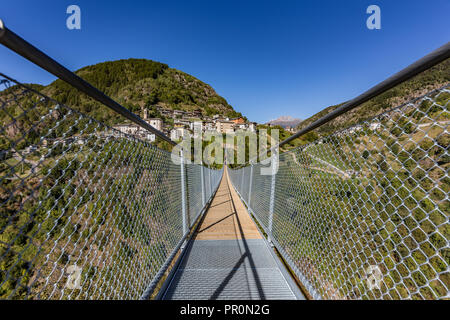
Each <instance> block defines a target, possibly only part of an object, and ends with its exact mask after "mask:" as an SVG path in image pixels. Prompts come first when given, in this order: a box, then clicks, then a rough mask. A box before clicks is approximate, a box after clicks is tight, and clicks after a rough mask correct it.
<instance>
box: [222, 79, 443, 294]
mask: <svg viewBox="0 0 450 320" xmlns="http://www.w3.org/2000/svg"><path fill="white" fill-rule="evenodd" d="M449 98H450V90H449V86H446V87H443V88H441V89H439V90H435V91H433V92H430V93H428V94H427V95H425V96H423V97H421V98H418V99H415V100H413V101H411V102H409V103H406V104H404V105H402V106H400V107H398V108H395V109H392V110H390V111H388V112H385V113H383V114H381V115H379V116H377V117H375V118H373V119H371V120H368V121H365V122H363V123H361V124H359V125H356V126H353V127H351V128H348V129H346V130H343V131H340V132H336V133H334V134H332V135H330V136H327V137H325V138H320V139H318V140H317V141H315V142H313V143H310V144H308V145H305V146H301V147H298V148H296V149H293V150H291V151H288V152H285V153H283V154H281V155H280V157H279V170H278V173H277V174H276V175H274V176H266V175H264V176H263V175H261V174H260V168H261V167H262V165H261V164H259V163H257V164H254V165H253V169H251V167H250V166H247V167H243V168H240V169H237V170H229V173H230V177H231V180H232V182H233V185H234V187H235V188H236V190H237V191H238V192H239V194H240V196H241V197H242V199H243V200H244V202H246V204H247V206H248V207H249V211H250V212H252V213H253V215H254V216H255V218H256V219H257V220H258V221H259V223H260V225H261V226H262V228H263V229H264V231H265V232H266V233H267V235H268V237H269V238H270V239H271V240H272V241H273V243H274V244H275V246H276V248H277V249H278V250H279V252H280V253H281V254H282V256H283V257H284V259H285V260H286V261H287V263H288V264H289V265H290V267H291V268H292V270H293V271H294V273H295V274H296V275H297V277H298V278H299V280H300V281H301V282H302V283H303V285H304V287H305V288H306V290H307V291H308V292H309V294H310V295H311V296H312V297H314V298H317V299H320V298H323V299H448V298H450V295H449V288H450V271H449V265H450V247H449V240H450V224H449V216H450V202H449V198H448V194H449V190H450V178H449V174H448V171H449V168H450V156H449V153H448V151H449V150H448V149H449V144H450V136H449V132H448V125H449V123H450V113H449ZM272 179H275V180H274V184H273V186H274V188H272ZM243 181H244V182H243ZM250 188H251V193H250V194H249V189H250ZM271 196H272V198H271ZM271 199H272V201H271Z"/></svg>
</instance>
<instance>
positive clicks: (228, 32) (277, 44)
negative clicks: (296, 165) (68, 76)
mask: <svg viewBox="0 0 450 320" xmlns="http://www.w3.org/2000/svg"><path fill="white" fill-rule="evenodd" d="M71 4H76V5H78V6H80V8H81V15H82V17H81V30H68V29H67V28H66V22H65V21H66V18H67V17H68V15H67V14H66V8H67V6H69V5H71ZM371 4H376V5H378V6H379V7H380V8H381V26H382V28H381V30H368V29H367V28H366V19H367V17H368V16H369V15H368V14H366V8H367V7H368V6H369V5H371ZM449 12H450V1H448V0H433V1H432V2H430V1H414V0H410V1H406V0H395V1H392V0H388V1H384V0H383V1H379V0H377V1H372V0H371V1H365V0H345V1H334V0H326V1H325V0H315V1H313V0H311V1H299V0H297V1H282V0H280V1H264V0H259V1H242V0H241V1H234V0H232V1H230V0H228V1H222V0H209V1H203V0H202V1H200V0H184V1H171V0H165V1H151V0H147V1H100V0H96V1H84V0H83V1H82V0H73V1H61V0H55V1H45V0H41V1H29V0H28V1H23V0H14V1H4V2H3V3H2V5H1V9H0V18H1V19H3V21H4V22H5V25H6V26H7V27H8V28H10V29H11V30H13V31H14V32H16V33H17V34H19V35H21V36H22V37H24V38H25V39H27V40H28V41H29V42H31V43H32V44H34V45H36V46H37V47H38V48H40V49H42V50H44V51H45V52H46V53H47V54H49V55H50V56H51V57H53V58H55V59H56V60H57V61H59V62H61V63H62V64H63V65H65V66H66V67H68V68H69V69H71V70H76V69H79V68H80V67H83V66H85V65H90V64H95V63H98V62H102V61H107V60H116V59H123V58H131V57H133V58H147V59H152V60H155V61H160V62H164V63H167V64H168V65H169V66H170V67H172V68H176V69H179V70H182V71H184V72H187V73H189V74H192V75H194V76H195V77H197V78H199V79H200V80H202V81H204V82H206V83H209V84H210V85H211V86H212V87H213V88H214V89H215V90H216V91H217V92H218V93H219V94H220V95H222V96H223V97H224V98H226V99H227V100H228V102H229V103H230V104H231V105H232V106H233V107H234V108H235V109H236V110H237V111H240V112H242V113H243V114H244V115H246V116H247V117H248V118H249V119H250V120H252V121H258V122H266V121H268V120H270V119H273V118H276V117H279V116H281V115H291V116H294V117H299V118H302V119H305V118H307V117H309V116H311V115H313V114H315V113H316V112H318V111H320V110H322V109H323V108H325V107H327V106H329V105H332V104H336V103H340V102H343V101H345V100H348V99H351V98H353V97H355V96H356V95H358V94H359V93H361V92H362V91H364V90H366V89H368V88H369V87H371V86H373V85H375V84H376V83H377V82H379V81H382V80H384V79H385V78H386V77H388V76H390V75H391V74H393V73H395V72H397V71H399V70H400V69H402V68H404V67H406V66H407V65H409V64H410V63H412V62H414V61H415V60H417V59H419V58H421V57H422V56H424V55H425V54H427V53H429V52H430V51H432V50H434V49H436V48H437V47H439V46H441V45H443V44H444V43H446V42H447V41H449V40H450V19H448V13H449ZM0 72H3V73H5V74H7V75H9V76H11V77H13V78H16V79H18V80H19V81H23V82H34V83H41V84H48V83H50V82H51V81H53V80H54V77H53V76H51V75H50V74H48V73H47V72H45V71H43V70H41V69H39V68H38V67H36V66H33V65H32V64H31V63H29V62H27V61H25V60H24V59H22V58H21V57H19V56H17V55H16V54H14V53H12V52H10V51H9V50H8V49H6V48H4V47H2V46H0Z"/></svg>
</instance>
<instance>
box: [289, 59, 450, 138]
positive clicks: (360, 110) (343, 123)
mask: <svg viewBox="0 0 450 320" xmlns="http://www.w3.org/2000/svg"><path fill="white" fill-rule="evenodd" d="M449 83H450V59H447V60H445V61H443V62H441V63H440V64H438V65H436V66H434V67H433V68H430V69H428V70H426V71H424V72H422V73H420V74H419V75H417V76H415V77H414V78H412V79H410V80H408V81H406V82H404V83H402V84H400V85H398V86H396V87H395V88H392V89H390V90H388V91H386V92H385V93H383V94H381V95H379V96H378V97H375V98H373V99H371V100H369V101H367V102H365V103H363V104H362V105H360V106H359V107H357V108H355V109H353V110H351V111H349V112H347V113H345V114H343V115H341V116H339V117H337V118H336V119H334V120H332V121H330V122H328V123H326V124H324V125H322V126H321V127H319V128H317V129H316V130H315V131H316V132H317V133H318V134H320V135H328V134H330V133H332V132H335V131H337V130H340V129H344V128H347V127H349V126H351V125H354V124H357V123H359V122H361V121H364V120H367V119H370V118H372V117H374V116H376V115H378V114H380V113H382V112H383V111H387V110H389V109H391V108H394V107H396V106H399V105H401V104H403V103H405V102H407V101H410V100H411V99H413V98H416V97H420V96H422V95H424V94H426V93H427V92H429V91H431V90H433V89H437V88H440V87H442V86H444V85H447V84H449ZM342 104H343V103H341V104H338V105H333V106H330V107H328V108H325V109H324V110H322V111H320V112H318V113H316V114H315V115H313V116H312V117H310V118H308V119H306V120H304V121H302V122H301V123H300V124H299V125H298V127H297V130H300V129H303V128H305V127H307V126H308V125H310V124H311V123H313V122H314V121H316V120H318V119H320V118H321V117H323V116H325V115H326V114H328V113H330V112H331V111H333V110H334V109H336V108H338V107H339V106H341V105H342Z"/></svg>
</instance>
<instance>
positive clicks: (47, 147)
mask: <svg viewBox="0 0 450 320" xmlns="http://www.w3.org/2000/svg"><path fill="white" fill-rule="evenodd" d="M0 119H1V127H0V128H1V129H0V298H2V299H24V298H34V299H137V298H140V297H142V295H143V293H144V292H145V290H146V289H147V288H148V287H149V285H150V284H151V283H153V282H155V281H156V280H158V279H156V276H157V275H158V274H161V268H162V267H163V266H164V265H166V264H167V260H168V259H169V257H171V255H173V253H174V251H176V250H177V248H178V247H179V246H180V244H181V242H182V241H183V240H184V237H186V235H187V233H188V232H189V226H187V227H186V226H183V222H184V221H190V222H191V224H193V223H194V221H195V219H196V218H198V217H199V215H200V214H201V212H202V210H203V208H204V207H205V204H206V203H207V202H208V201H209V199H210V197H211V196H212V194H213V191H214V190H215V189H216V188H217V187H218V184H219V181H220V178H221V175H222V170H211V169H208V168H205V167H203V168H202V167H201V166H199V165H194V164H187V165H185V168H186V170H185V172H186V178H187V179H185V180H184V181H185V182H186V186H182V179H181V174H182V170H181V166H180V165H179V164H178V165H177V164H174V163H173V162H172V160H171V155H170V153H168V152H166V151H163V150H160V149H158V148H156V147H155V146H153V145H151V144H149V143H148V142H147V141H145V140H141V139H139V138H137V137H134V136H131V135H127V134H124V133H121V132H119V131H117V130H114V129H112V128H110V127H108V126H107V125H105V124H103V123H101V122H99V121H96V120H95V119H93V118H91V117H88V116H86V115H84V114H82V113H80V112H78V111H76V110H75V109H72V108H70V107H67V106H65V105H62V104H58V103H57V102H56V101H54V100H52V99H50V98H48V97H46V96H44V95H42V94H40V93H38V92H36V91H33V90H30V89H29V88H28V87H25V86H23V85H21V84H19V83H16V82H15V81H13V80H11V79H9V78H6V76H0ZM202 170H203V173H204V179H203V180H204V181H203V183H202V181H201V178H200V176H201V175H200V171H202ZM206 183H208V189H206V188H204V189H203V187H202V186H204V185H206ZM182 188H185V189H187V192H186V193H185V194H186V199H185V200H183V199H182V194H183V192H181V190H182ZM202 193H203V195H202ZM183 201H186V203H187V209H188V212H186V214H187V215H189V216H188V217H183Z"/></svg>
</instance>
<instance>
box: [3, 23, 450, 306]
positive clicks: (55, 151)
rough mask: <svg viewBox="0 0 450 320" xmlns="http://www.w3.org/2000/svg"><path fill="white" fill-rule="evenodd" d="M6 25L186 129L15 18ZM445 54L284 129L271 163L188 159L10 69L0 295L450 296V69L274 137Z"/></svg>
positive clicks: (94, 92) (25, 52) (78, 83)
mask: <svg viewBox="0 0 450 320" xmlns="http://www.w3.org/2000/svg"><path fill="white" fill-rule="evenodd" d="M0 43H1V44H2V45H4V46H6V47H7V48H9V49H11V50H13V51H14V52H16V53H18V54H19V55H21V56H23V57H24V58H26V59H27V60H29V61H31V62H33V63H35V64H36V65H38V66H40V67H42V68H43V69H45V70H47V71H48V72H50V73H52V74H53V75H55V76H57V77H58V78H59V79H61V80H63V81H65V82H66V83H68V84H70V85H71V86H73V87H75V88H77V89H78V90H80V91H82V92H83V93H85V94H87V95H88V96H90V97H91V98H92V99H94V100H96V101H99V102H101V103H102V104H103V105H105V106H106V107H108V108H110V109H112V110H114V111H115V112H117V113H118V114H120V115H121V116H122V117H124V118H125V119H127V120H129V121H130V122H133V123H135V124H137V125H138V126H140V127H141V128H143V129H145V130H147V131H148V132H150V133H153V134H155V135H156V136H158V137H159V138H160V139H162V140H164V141H166V142H168V143H169V144H171V145H175V142H173V141H172V140H171V139H170V138H169V137H167V136H166V135H164V133H162V132H160V131H158V130H156V129H155V128H153V127H152V126H151V125H149V124H148V123H147V122H145V121H144V120H143V119H141V118H140V117H139V116H137V115H135V114H133V113H132V112H130V111H129V110H128V109H126V108H125V107H123V106H121V105H120V104H119V103H117V102H116V101H114V100H113V99H111V98H110V97H108V96H107V95H106V94H105V93H103V92H101V91H99V90H98V89H96V88H95V87H93V86H92V85H91V84H89V83H87V82H86V81H85V80H83V79H82V78H80V77H78V76H77V75H75V74H74V73H72V72H71V71H69V70H68V69H66V68H65V67H64V66H62V65H61V64H59V63H58V62H56V61H55V60H53V59H52V58H50V57H49V56H48V55H46V54H45V53H44V52H42V51H41V50H39V49H38V48H36V47H34V46H33V45H31V44H30V43H28V42H27V41H25V40H24V39H22V38H21V37H20V36H18V35H16V34H15V33H14V32H12V31H11V30H9V29H8V28H6V27H5V26H4V24H3V23H2V22H1V21H0ZM449 57H450V44H449V43H447V44H445V45H444V46H442V47H441V48H439V49H437V50H436V51H434V52H432V53H430V54H429V55H427V56H425V57H423V58H422V59H420V60H418V61H417V62H415V63H414V64H412V65H410V66H409V67H407V68H405V69H404V70H402V71H400V72H398V73H397V74H395V75H393V76H392V77H390V78H388V79H386V80H385V81H383V82H381V83H380V84H378V85H376V86H375V87H373V88H371V89H369V90H368V91H366V92H364V93H362V94H361V95H360V96H358V97H356V98H355V99H353V100H351V101H349V102H347V103H345V104H344V105H342V106H340V107H339V108H337V109H335V110H334V111H332V112H330V113H329V114H327V115H326V116H324V117H322V118H320V119H319V120H317V121H316V122H314V123H312V124H311V125H309V126H307V127H306V128H303V129H302V130H300V131H299V132H297V133H296V134H294V135H292V136H291V137H289V138H288V139H286V140H284V141H282V142H280V143H279V144H277V145H275V146H272V147H271V149H270V152H271V160H272V168H276V169H273V170H274V171H273V173H274V174H272V175H265V174H263V173H262V170H261V169H264V168H266V169H267V165H265V164H264V163H262V162H258V159H251V160H250V161H249V162H248V163H246V164H245V165H241V166H234V165H231V164H228V165H224V166H223V167H222V168H221V169H217V168H213V167H208V166H205V165H199V164H194V163H191V162H189V161H187V159H185V158H184V156H183V155H182V154H180V155H179V156H177V158H176V160H177V162H174V161H173V155H171V154H170V153H169V152H167V151H164V150H162V149H159V148H157V147H156V146H154V145H152V144H150V143H149V142H148V141H146V140H143V139H140V138H138V137H136V136H133V135H128V134H125V133H123V132H118V131H117V130H115V129H113V128H111V127H109V126H108V125H106V124H104V123H102V122H100V121H99V120H98V119H94V118H92V117H90V116H88V115H86V114H83V113H82V112H80V111H78V110H77V108H76V106H68V105H65V104H62V103H60V102H58V101H56V100H54V99H52V98H51V97H48V96H46V95H44V94H42V93H41V92H39V90H38V89H36V88H35V87H30V86H27V85H25V84H22V83H20V82H18V81H16V80H14V79H13V78H12V77H10V76H9V75H5V74H3V73H0V89H1V91H0V114H1V119H2V124H1V130H0V144H1V153H0V161H1V167H0V206H1V209H0V298H2V299H286V300H287V299H292V300H294V299H448V298H450V296H449V287H450V272H449V264H450V262H449V252H450V251H449V238H450V225H449V215H450V211H449V199H448V192H449V187H450V183H449V181H450V180H449V176H448V169H449V155H448V147H449V141H450V140H449V133H448V124H449V121H448V120H449V110H448V102H449V98H450V90H449V86H448V84H444V85H443V86H442V87H440V88H434V89H430V90H429V91H428V92H427V93H425V94H424V95H421V96H419V97H415V98H413V99H411V100H410V101H408V102H407V103H403V104H401V105H399V106H395V107H394V108H392V109H389V110H384V111H383V113H381V114H380V115H377V116H375V117H373V118H371V119H367V120H364V121H361V122H360V123H359V124H358V130H351V128H349V129H347V130H343V131H339V132H334V133H332V134H330V135H328V136H326V137H321V138H318V139H317V140H316V141H314V142H313V143H310V144H308V145H305V146H299V147H296V148H293V149H291V150H289V151H286V152H284V153H281V154H278V151H279V148H280V147H281V146H283V145H285V144H287V143H289V142H290V141H292V140H293V139H295V138H298V137H300V136H302V135H304V134H306V133H308V132H311V131H312V130H314V129H317V128H319V127H320V126H322V125H324V124H327V123H329V122H330V121H331V120H333V119H335V118H337V117H339V116H340V115H342V114H344V113H346V112H348V111H350V110H353V109H355V108H358V107H359V106H360V105H361V104H363V103H364V102H367V101H369V100H370V99H372V98H374V97H378V96H380V95H381V94H383V93H385V92H386V91H388V90H389V89H391V88H394V87H395V86H397V85H399V84H401V83H403V82H405V81H407V80H409V79H411V78H413V77H414V76H416V75H418V74H420V73H421V72H424V71H426V70H428V69H430V68H432V67H433V66H435V65H437V64H439V63H441V62H443V61H445V60H446V59H448V58H449ZM0 72H1V70H0ZM447 72H448V70H447ZM374 124H375V125H374ZM73 137H77V139H71V138H73ZM77 141H82V142H77Z"/></svg>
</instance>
